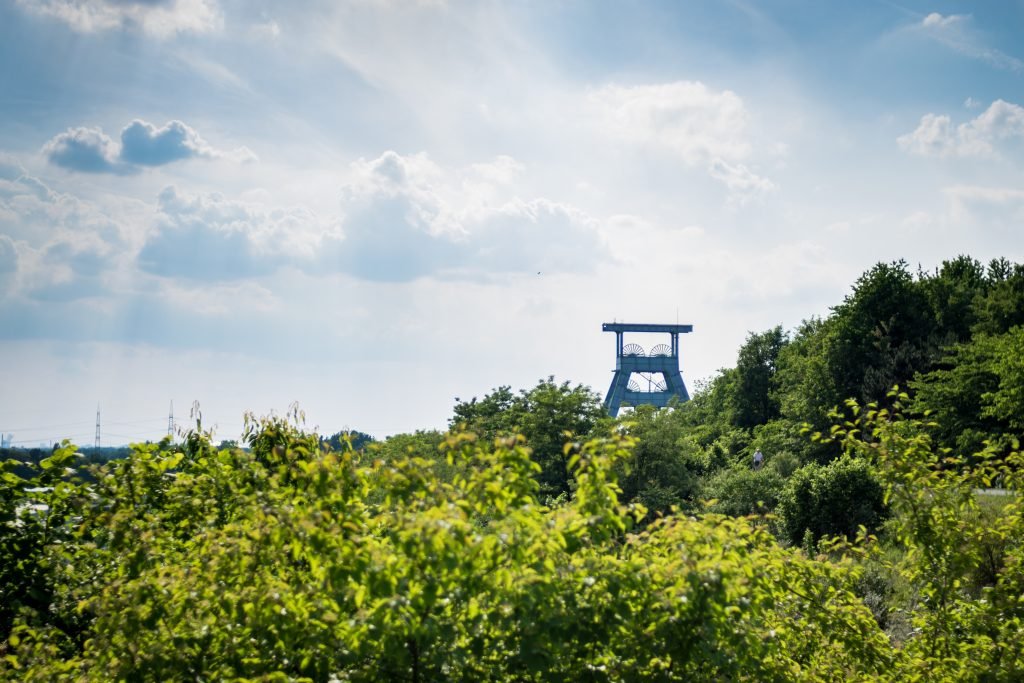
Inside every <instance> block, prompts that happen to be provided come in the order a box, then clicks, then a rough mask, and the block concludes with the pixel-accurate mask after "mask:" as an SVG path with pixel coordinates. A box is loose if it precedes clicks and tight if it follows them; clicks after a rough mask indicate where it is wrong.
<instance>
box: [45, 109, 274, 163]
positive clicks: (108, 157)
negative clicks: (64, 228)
mask: <svg viewBox="0 0 1024 683" xmlns="http://www.w3.org/2000/svg"><path fill="white" fill-rule="evenodd" d="M42 152H43V154H44V155H45V156H46V158H47V159H48V160H49V161H50V163H52V164H56V165H57V166H61V167H63V168H66V169H68V170H71V171H80V172H84V173H132V172H135V171H137V170H138V169H139V168H140V167H147V166H149V167H152V166H163V165H164V164H169V163H172V162H174V161H182V160H185V159H229V160H232V161H236V162H238V163H249V162H253V161H257V157H256V155H255V154H254V153H253V152H252V150H250V149H249V148H247V147H239V148H238V149H236V150H234V151H231V152H224V151H220V150H217V149H214V148H213V147H211V146H210V145H209V144H208V143H207V142H206V141H205V140H203V138H202V137H200V135H199V133H198V132H196V130H195V129H193V128H191V127H190V126H188V125H187V124H185V123H182V122H181V121H169V122H167V123H166V124H164V125H163V126H161V127H157V126H155V125H153V124H152V123H148V122H146V121H142V120H140V119H135V120H134V121H132V122H131V123H129V124H128V125H127V126H125V127H124V128H123V129H122V130H121V144H120V145H118V144H116V143H115V142H114V141H113V140H111V139H110V137H109V136H108V135H107V134H106V133H104V132H103V131H102V130H101V129H100V128H69V129H68V130H67V131H65V132H63V133H60V134H59V135H56V136H55V137H54V138H53V139H51V140H50V141H49V142H47V143H46V144H45V145H44V146H43V149H42Z"/></svg>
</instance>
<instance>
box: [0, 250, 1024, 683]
mask: <svg viewBox="0 0 1024 683" xmlns="http://www.w3.org/2000/svg"><path fill="white" fill-rule="evenodd" d="M1022 318H1024V269H1022V267H1021V266H1019V265H1015V264H1010V263H1008V262H1006V261H994V262H992V263H990V264H989V265H988V266H982V265H981V264H979V263H977V262H975V261H973V260H971V259H969V258H965V257H961V258H958V259H955V260H953V261H950V262H947V263H944V264H943V265H942V266H941V267H940V268H938V269H937V270H935V271H934V272H927V273H926V272H917V273H912V272H911V271H910V269H909V268H908V266H907V265H906V264H905V263H902V262H899V263H893V264H880V265H878V266H876V267H874V268H872V269H871V270H869V271H868V272H866V273H865V274H864V275H863V276H862V277H861V278H860V279H859V280H858V281H857V282H856V283H855V285H854V287H853V289H852V291H851V293H850V295H849V296H847V297H846V299H845V300H844V301H843V302H842V303H840V304H839V305H837V306H836V307H835V308H834V309H832V312H831V314H830V315H829V316H828V317H827V318H825V319H822V320H817V319H815V320H810V321H807V322H805V323H803V324H802V325H801V326H799V327H798V328H797V329H796V330H794V331H792V332H788V333H787V332H785V331H783V330H782V329H781V328H775V329H773V330H768V331H765V332H760V333H753V334H751V335H750V336H749V338H748V339H747V340H746V342H745V343H744V345H743V346H742V348H741V349H740V350H739V353H738V357H737V363H736V366H735V367H734V368H730V369H725V370H722V371H721V372H720V373H719V374H718V375H717V376H716V377H715V378H714V379H712V380H711V381H710V382H708V383H707V385H706V386H702V387H699V388H698V390H697V391H696V392H695V395H694V399H693V400H692V401H689V402H687V403H685V404H682V405H677V406H675V407H674V408H673V409H671V410H662V411H654V410H650V409H644V408H641V409H637V410H636V411H633V412H632V413H631V414H628V415H624V416H622V417H621V418H619V419H618V420H613V419H611V418H609V417H608V416H607V415H606V414H605V413H604V411H603V410H602V406H601V401H600V397H599V396H598V395H597V394H595V393H594V392H593V391H592V390H591V389H589V388H587V387H585V386H580V385H573V384H571V383H568V382H561V383H560V382H556V381H555V380H554V379H553V378H548V379H547V380H543V381H541V382H539V383H538V384H537V385H536V386H535V387H533V388H530V389H523V390H519V391H513V390H512V389H511V388H510V387H499V388H497V389H495V390H493V391H491V392H490V393H488V394H486V395H484V396H483V397H481V398H473V399H470V400H468V401H463V400H458V399H457V400H456V404H455V407H454V410H453V414H452V417H451V420H450V430H449V431H448V432H446V433H441V432H436V431H421V432H416V433H412V434H402V435H396V436H394V437H391V438H389V439H386V440H384V441H380V442H376V441H373V440H372V439H370V438H369V437H367V436H366V435H363V434H360V433H358V432H342V433H339V434H335V435H333V436H331V437H327V438H323V437H320V436H318V435H316V434H311V433H308V432H307V431H306V430H305V429H304V428H303V425H302V420H301V415H300V414H299V413H298V412H297V411H294V412H292V413H291V415H290V416H289V417H287V418H265V419H262V420H256V419H253V418H251V416H250V417H247V426H246V433H245V436H244V439H243V441H242V442H241V443H240V444H233V443H221V444H220V446H219V447H218V446H214V444H213V441H212V437H211V435H209V434H206V433H204V432H203V431H202V430H201V427H200V425H197V426H196V429H194V430H192V431H190V432H188V433H187V434H186V435H185V436H184V438H183V439H181V440H180V443H177V444H174V443H171V442H170V441H164V442H161V443H160V444H142V445H138V446H135V447H133V448H132V452H131V454H130V455H129V456H128V457H126V458H124V459H120V460H113V461H110V462H107V463H104V464H101V465H94V466H88V465H85V464H84V460H83V458H81V457H80V456H79V455H77V454H76V451H75V448H74V447H73V446H71V445H64V446H62V447H60V448H57V449H56V450H55V451H54V452H53V453H51V454H49V455H48V457H46V458H44V459H43V460H41V461H39V462H38V463H28V464H27V465H26V463H23V462H14V461H5V462H4V463H3V466H2V471H0V675H2V676H4V677H6V678H9V679H13V680H38V681H51V680H97V679H115V680H122V679H125V680H127V679H131V680H154V681H156V680H185V679H189V680H195V679H203V680H280V681H285V680H313V681H327V680H353V681H380V680H385V681H441V680H446V681H447V680H452V681H485V680H491V681H507V680H517V681H631V680H660V681H677V680H678V681H683V680H686V681H690V680H766V681H789V680H807V681H818V680H850V679H878V680H894V681H896V680H936V681H1016V680H1021V679H1024V621H1022V620H1024V603H1022V602H1021V600H1020V596H1021V595H1024V543H1022V541H1024V500H1022V498H1021V496H1020V495H1019V491H1020V490H1021V486H1022V484H1024V468H1022V465H1024V460H1022V456H1021V453H1020V450H1019V442H1018V440H1017V439H1018V436H1019V435H1020V433H1021V431H1022V428H1024V422H1022V418H1024V400H1021V399H1022V395H1021V391H1022V387H1024V381H1022V380H1024V376H1022V375H1024V373H1022V362H1024V361H1022V360H1021V359H1022V357H1024V344H1022V336H1021V323H1022V322H1024V320H1022ZM896 385H899V386H900V387H902V388H903V389H902V390H900V391H893V389H892V388H893V387H894V386H896ZM816 432H817V433H818V434H817V436H815V433H816ZM758 449H760V450H761V451H762V452H763V453H764V454H765V456H766V457H765V462H764V465H763V466H761V467H759V468H757V469H755V468H754V466H753V461H752V455H753V453H754V452H755V450H758ZM24 467H28V468H29V470H30V471H29V472H28V473H27V474H25V473H22V474H23V475H24V476H18V475H17V474H16V473H15V468H24ZM994 485H999V486H1002V487H1003V489H1004V495H996V496H992V495H985V494H982V493H980V492H981V491H982V490H984V489H988V488H990V487H992V486H994Z"/></svg>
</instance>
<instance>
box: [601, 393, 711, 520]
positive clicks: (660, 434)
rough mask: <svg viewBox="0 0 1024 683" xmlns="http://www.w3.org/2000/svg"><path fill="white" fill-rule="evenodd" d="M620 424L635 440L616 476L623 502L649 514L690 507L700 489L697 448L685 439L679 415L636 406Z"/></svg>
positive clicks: (649, 407) (671, 411)
mask: <svg viewBox="0 0 1024 683" xmlns="http://www.w3.org/2000/svg"><path fill="white" fill-rule="evenodd" d="M620 422H621V424H623V425H624V427H625V429H626V430H627V432H628V434H629V435H630V436H632V437H633V438H634V439H635V440H636V445H635V446H634V448H633V451H632V457H631V458H629V459H627V460H625V461H623V463H622V466H621V470H620V474H619V481H620V485H621V487H622V497H623V500H625V501H626V502H638V503H642V504H643V505H644V506H645V507H646V508H647V509H648V511H649V512H651V513H667V512H669V510H670V508H671V507H672V506H678V507H681V508H683V509H687V508H691V507H693V504H694V501H695V498H696V494H697V490H698V488H699V486H700V484H699V479H698V476H697V474H698V471H699V469H700V465H699V455H698V453H699V448H698V447H697V445H696V444H694V443H693V442H692V441H691V440H689V439H687V438H686V428H685V426H684V425H683V423H682V421H681V420H680V419H679V415H678V414H677V413H676V412H675V411H673V410H657V409H655V408H653V407H652V406H639V407H638V408H636V409H635V410H633V411H632V413H630V414H628V415H627V416H624V417H623V418H622V420H621V421H620Z"/></svg>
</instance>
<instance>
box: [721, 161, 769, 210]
mask: <svg viewBox="0 0 1024 683" xmlns="http://www.w3.org/2000/svg"><path fill="white" fill-rule="evenodd" d="M708 173H709V174H710V175H711V177H712V178H714V179H715V180H719V181H721V182H723V183H725V186H726V187H727V188H728V190H729V196H730V198H731V200H732V201H733V202H735V203H737V204H739V205H741V206H742V205H744V204H746V203H748V202H750V201H751V200H754V199H757V198H760V197H763V196H764V195H766V194H768V193H770V192H774V191H775V190H776V185H775V183H773V182H772V181H771V180H768V179H767V178H762V177H761V176H759V175H757V174H756V173H754V172H753V171H751V170H750V169H749V168H747V167H746V166H745V165H744V164H728V163H726V162H725V161H723V160H721V159H715V160H714V161H713V162H712V163H711V165H710V166H708Z"/></svg>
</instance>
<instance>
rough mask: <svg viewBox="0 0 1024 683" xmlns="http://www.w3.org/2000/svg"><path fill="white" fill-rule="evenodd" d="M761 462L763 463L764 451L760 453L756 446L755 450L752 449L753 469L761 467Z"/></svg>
mask: <svg viewBox="0 0 1024 683" xmlns="http://www.w3.org/2000/svg"><path fill="white" fill-rule="evenodd" d="M763 464H764V453H762V452H761V449H760V448H758V449H757V450H756V451H754V469H755V470H759V469H761V465H763Z"/></svg>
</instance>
